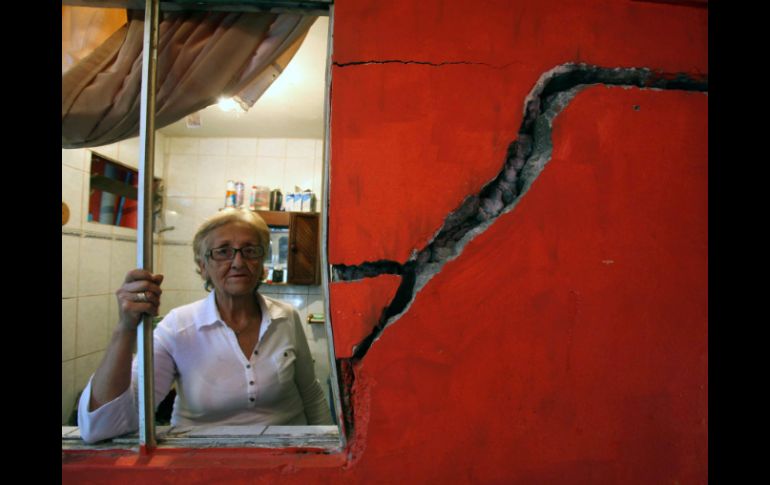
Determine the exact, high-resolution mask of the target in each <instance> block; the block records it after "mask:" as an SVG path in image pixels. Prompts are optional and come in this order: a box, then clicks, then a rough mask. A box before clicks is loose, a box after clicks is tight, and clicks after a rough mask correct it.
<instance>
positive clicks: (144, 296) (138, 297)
mask: <svg viewBox="0 0 770 485" xmlns="http://www.w3.org/2000/svg"><path fill="white" fill-rule="evenodd" d="M136 301H142V302H146V301H148V300H147V293H145V292H141V293H137V294H136Z"/></svg>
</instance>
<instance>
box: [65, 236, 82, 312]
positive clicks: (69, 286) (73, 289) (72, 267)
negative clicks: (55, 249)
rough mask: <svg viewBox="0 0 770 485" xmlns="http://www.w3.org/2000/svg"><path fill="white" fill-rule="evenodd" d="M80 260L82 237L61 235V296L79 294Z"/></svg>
mask: <svg viewBox="0 0 770 485" xmlns="http://www.w3.org/2000/svg"><path fill="white" fill-rule="evenodd" d="M79 260H80V237H78V236H68V235H66V234H62V236H61V296H62V298H72V297H75V296H78V268H79V266H80V265H79V263H78V262H79Z"/></svg>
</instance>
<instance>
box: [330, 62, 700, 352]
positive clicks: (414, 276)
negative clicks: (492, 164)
mask: <svg viewBox="0 0 770 485" xmlns="http://www.w3.org/2000/svg"><path fill="white" fill-rule="evenodd" d="M389 62H399V63H407V64H408V63H419V62H414V61H378V62H360V63H359V64H365V63H380V64H381V63H389ZM352 64H355V63H348V64H344V65H352ZM426 64H430V65H440V64H432V63H426ZM341 66H342V65H341ZM597 84H603V85H608V86H621V87H626V88H633V87H636V88H641V89H658V90H663V89H665V90H682V91H696V92H708V75H700V74H698V75H688V74H684V73H664V72H655V71H652V70H650V69H646V68H633V67H632V68H604V67H598V66H592V65H587V64H573V63H568V64H563V65H560V66H557V67H555V68H554V69H551V70H550V71H547V72H545V73H544V74H543V75H542V76H541V77H540V79H539V80H538V82H537V83H536V84H535V86H534V88H533V89H532V91H530V93H529V95H527V97H526V99H525V101H524V116H523V119H522V122H521V126H520V128H519V132H518V135H517V138H516V139H515V140H514V141H513V142H512V143H511V144H510V145H509V147H508V153H507V156H506V159H505V163H504V164H503V167H502V169H501V170H500V172H499V173H498V174H497V176H496V177H495V178H494V179H492V180H491V181H489V182H487V183H486V184H485V185H484V187H482V189H481V190H480V191H479V193H478V194H474V195H470V196H468V197H466V198H465V200H464V201H463V202H462V203H461V204H460V206H459V207H458V208H457V209H455V210H454V211H452V212H451V213H449V215H448V216H447V217H446V219H445V221H444V224H443V225H442V226H441V228H440V229H439V230H438V231H437V232H436V233H435V235H434V237H433V238H432V239H431V241H430V242H429V243H428V244H427V245H426V246H425V247H424V248H423V249H421V250H419V251H416V252H415V253H413V255H412V256H411V257H410V258H409V260H408V261H406V262H405V263H403V264H400V263H397V262H394V261H376V262H366V263H362V264H360V265H333V267H332V281H355V280H360V279H362V278H371V277H376V276H379V275H382V274H397V275H400V276H401V284H400V285H399V287H398V289H397V290H396V294H395V295H394V297H393V299H392V301H391V302H390V304H389V305H388V306H387V307H386V308H385V309H384V310H383V313H382V315H381V316H380V319H379V321H378V323H377V325H375V327H374V328H373V329H372V331H371V333H370V334H369V335H367V336H366V337H365V338H364V339H363V340H362V341H361V342H360V344H359V345H358V346H356V348H355V350H354V352H353V356H352V358H351V360H352V361H353V362H355V361H360V360H361V359H362V358H363V357H364V356H365V355H366V353H367V352H368V350H369V348H370V347H371V346H372V344H373V343H374V341H375V340H377V338H379V336H380V335H381V334H382V332H383V331H384V330H385V328H387V327H388V326H389V325H391V324H392V323H393V322H395V321H396V320H398V319H399V318H400V316H401V315H402V314H403V313H404V312H406V311H407V310H408V309H409V307H410V306H411V304H412V302H413V301H414V299H415V297H416V296H417V293H419V291H420V290H421V289H422V288H423V287H424V286H425V285H426V284H427V283H428V281H430V280H431V278H433V277H434V276H435V275H436V274H438V273H439V272H440V271H441V269H442V267H443V266H444V265H445V264H446V263H448V262H449V261H452V260H453V259H455V258H457V257H458V256H459V255H460V253H462V250H463V248H464V247H465V245H466V244H468V242H470V241H471V240H472V239H473V238H475V237H476V236H478V235H479V234H481V233H482V232H484V231H485V230H486V229H487V228H488V227H489V226H490V225H491V224H492V223H494V221H495V220H496V219H497V218H498V217H499V216H501V215H503V214H505V213H507V212H509V211H511V210H512V209H513V208H514V207H515V206H516V204H517V203H518V201H519V200H520V199H521V196H522V195H524V194H525V193H526V192H527V190H529V188H530V187H531V185H532V184H533V183H534V181H535V179H536V178H537V177H538V176H539V175H540V172H542V170H543V169H544V168H545V165H546V163H547V162H548V161H549V160H550V158H551V152H552V148H553V144H552V140H551V128H552V123H553V120H554V118H556V116H558V115H559V113H561V111H562V110H563V109H564V108H565V107H566V106H567V105H568V104H569V102H570V101H571V100H572V99H573V98H574V97H575V95H577V94H578V93H579V92H580V91H582V90H583V89H585V88H586V87H589V86H591V85H597Z"/></svg>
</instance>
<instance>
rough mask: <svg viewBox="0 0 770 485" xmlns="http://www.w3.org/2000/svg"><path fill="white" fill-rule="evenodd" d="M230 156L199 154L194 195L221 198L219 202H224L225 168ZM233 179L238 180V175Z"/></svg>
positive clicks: (226, 178)
mask: <svg viewBox="0 0 770 485" xmlns="http://www.w3.org/2000/svg"><path fill="white" fill-rule="evenodd" d="M230 158H231V157H227V156H224V155H201V156H200V164H199V166H198V177H197V181H196V186H195V196H196V197H211V198H219V199H221V202H220V203H221V204H224V201H225V193H224V188H225V187H226V186H227V180H228V176H229V175H227V170H228V163H229V160H230ZM233 180H238V177H234V178H233ZM241 180H244V179H241Z"/></svg>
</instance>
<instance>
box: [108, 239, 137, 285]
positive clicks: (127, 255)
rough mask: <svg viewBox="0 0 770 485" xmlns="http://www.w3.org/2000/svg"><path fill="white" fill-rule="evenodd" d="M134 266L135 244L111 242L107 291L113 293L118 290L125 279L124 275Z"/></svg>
mask: <svg viewBox="0 0 770 485" xmlns="http://www.w3.org/2000/svg"><path fill="white" fill-rule="evenodd" d="M136 266H137V265H136V243H135V242H128V241H113V243H112V249H111V251H110V284H109V290H110V291H111V292H112V293H114V292H115V291H116V290H117V289H118V288H120V286H121V285H122V284H123V281H124V280H125V278H126V273H128V271H130V270H132V269H134V268H136Z"/></svg>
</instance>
